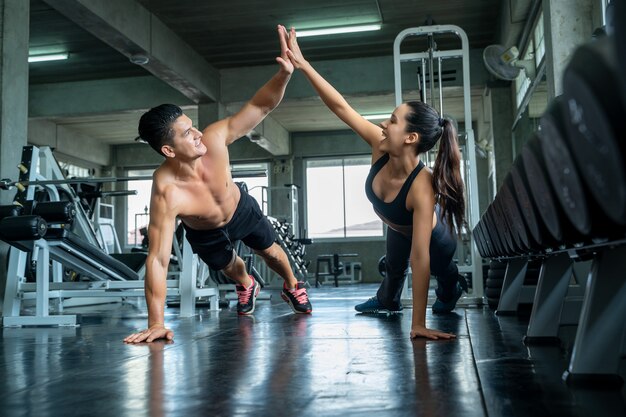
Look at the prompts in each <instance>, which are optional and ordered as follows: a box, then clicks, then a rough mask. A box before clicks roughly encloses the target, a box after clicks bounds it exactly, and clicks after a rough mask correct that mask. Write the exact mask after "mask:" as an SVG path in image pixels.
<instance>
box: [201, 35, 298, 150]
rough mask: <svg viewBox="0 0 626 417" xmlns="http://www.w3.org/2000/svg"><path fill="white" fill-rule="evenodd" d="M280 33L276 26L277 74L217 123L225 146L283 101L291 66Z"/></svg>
mask: <svg viewBox="0 0 626 417" xmlns="http://www.w3.org/2000/svg"><path fill="white" fill-rule="evenodd" d="M281 31H285V28H284V27H282V26H278V34H279V39H280V56H279V57H276V62H278V64H279V65H280V68H279V70H278V72H277V73H276V74H275V75H274V76H273V77H272V78H271V79H270V80H269V81H268V82H267V83H265V85H264V86H263V87H261V88H260V89H259V90H258V91H257V92H256V93H255V94H254V96H253V97H252V98H251V99H250V100H249V101H248V102H247V103H246V104H245V105H244V106H243V107H242V108H241V109H240V110H239V111H238V112H237V113H235V114H234V115H232V116H230V117H227V118H226V119H224V120H222V121H220V122H217V124H222V123H223V125H222V126H219V128H223V129H225V132H224V136H225V138H226V144H227V145H229V144H231V143H233V142H234V141H235V140H237V139H239V138H240V137H242V136H244V135H246V134H247V133H248V132H250V131H251V130H252V129H254V128H255V127H256V126H257V125H258V124H259V123H261V122H262V121H263V119H264V118H265V116H267V115H268V114H269V113H270V112H271V111H272V110H274V109H275V108H276V107H277V106H278V104H280V102H281V100H282V99H283V96H284V94H285V89H286V88H287V84H288V83H289V79H290V78H291V74H292V73H293V64H292V63H291V61H289V58H288V57H287V42H286V39H285V36H281ZM216 127H218V126H215V124H213V125H212V128H213V129H214V128H216Z"/></svg>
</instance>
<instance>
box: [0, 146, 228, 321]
mask: <svg viewBox="0 0 626 417" xmlns="http://www.w3.org/2000/svg"><path fill="white" fill-rule="evenodd" d="M19 168H20V180H19V182H20V183H23V184H25V185H27V186H26V187H25V188H24V189H23V190H21V189H19V188H18V189H19V192H18V194H17V195H16V201H18V202H25V201H28V200H33V199H34V197H35V188H36V186H42V187H45V188H46V190H47V191H48V192H49V195H50V197H51V199H52V200H55V199H56V200H59V193H58V190H57V188H56V187H57V186H59V187H62V188H63V189H64V190H65V191H67V192H68V193H69V195H71V196H72V197H74V200H75V206H76V210H77V215H76V217H75V219H74V229H75V230H74V231H75V232H76V233H77V234H78V235H79V236H80V237H81V238H83V239H84V240H85V241H86V243H87V244H90V245H93V246H95V247H96V248H98V249H100V250H102V251H103V252H104V250H103V249H102V247H101V246H100V244H99V242H98V239H97V236H96V233H95V231H94V229H93V227H92V225H91V223H90V221H89V219H88V216H87V214H86V213H85V211H84V210H83V208H82V206H81V204H80V202H79V201H78V198H77V197H76V195H75V193H74V190H73V189H72V188H71V187H69V186H68V183H70V182H72V181H73V180H69V181H68V180H65V179H64V175H63V173H62V172H61V170H60V168H59V166H58V164H57V163H56V159H55V158H54V156H53V154H52V151H51V150H50V148H49V147H42V148H37V147H35V146H25V147H24V150H23V153H22V162H21V163H20V165H19ZM127 180H128V179H127ZM83 182H89V179H85V180H83ZM16 183H17V182H16ZM183 242H184V243H183V251H182V254H181V253H180V250H178V251H176V254H177V255H178V257H179V259H181V256H180V255H182V270H181V272H180V275H179V279H177V280H176V279H168V280H167V294H168V295H174V296H180V298H181V307H180V316H181V317H191V316H193V315H194V310H195V301H196V297H209V299H210V306H211V309H212V310H217V309H218V303H217V289H216V288H212V287H203V283H204V281H202V280H200V279H198V277H199V273H200V274H202V272H201V271H203V268H202V265H203V264H201V263H200V261H199V260H198V257H197V255H196V254H193V252H192V250H191V246H190V245H189V243H188V242H187V240H186V239H183ZM24 246H25V247H27V248H29V249H32V254H33V255H32V256H33V259H37V272H36V283H27V282H26V278H25V276H24V275H25V270H26V267H27V253H26V252H24V251H22V250H20V249H17V248H16V247H14V246H11V249H10V252H9V265H8V269H7V282H6V289H5V297H4V305H3V314H2V316H3V320H2V325H3V327H11V326H75V325H77V321H76V316H75V315H63V314H58V315H57V314H55V315H50V314H49V300H50V298H57V299H58V300H59V312H62V311H63V298H68V297H114V298H119V297H130V296H134V297H137V296H143V294H144V281H142V280H126V279H125V278H124V277H123V276H121V275H120V274H119V273H116V272H115V271H114V270H113V269H111V268H107V266H106V265H103V264H99V263H97V262H96V261H94V260H93V259H90V257H89V256H86V255H85V254H82V253H80V252H78V251H76V250H71V248H67V247H66V246H67V245H66V244H65V243H63V242H49V241H47V240H46V239H45V237H44V238H42V239H38V240H36V241H31V242H30V243H25V244H24ZM175 246H176V247H175V250H176V249H178V248H177V245H175ZM68 249H69V250H68ZM70 253H71V255H69V254H70ZM50 261H52V282H50V281H51V280H50V278H51V277H50V269H49V265H50ZM65 261H67V263H68V266H69V267H70V268H75V269H78V270H79V271H80V272H82V273H84V274H85V275H87V276H90V277H92V278H95V279H96V281H86V282H63V279H62V276H63V271H62V264H63V262H65ZM199 270H200V271H199ZM103 276H104V277H105V278H103ZM106 277H108V279H107V278H106ZM98 279H99V281H98ZM194 283H195V285H194ZM26 299H35V300H36V301H35V315H32V316H23V315H22V313H21V306H22V300H26Z"/></svg>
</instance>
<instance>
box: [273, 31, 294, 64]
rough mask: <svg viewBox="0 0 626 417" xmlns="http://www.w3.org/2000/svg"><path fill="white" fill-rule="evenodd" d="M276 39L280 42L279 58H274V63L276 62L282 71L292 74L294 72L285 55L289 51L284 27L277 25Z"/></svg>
mask: <svg viewBox="0 0 626 417" xmlns="http://www.w3.org/2000/svg"><path fill="white" fill-rule="evenodd" d="M278 39H279V40H280V56H277V57H276V62H278V64H279V65H280V68H281V69H282V70H283V71H285V72H286V73H288V74H292V73H293V70H294V68H293V64H292V63H291V61H290V60H289V56H288V55H287V51H288V50H289V46H287V42H288V40H289V35H288V34H287V29H285V27H284V26H281V25H278Z"/></svg>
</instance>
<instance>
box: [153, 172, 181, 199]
mask: <svg viewBox="0 0 626 417" xmlns="http://www.w3.org/2000/svg"><path fill="white" fill-rule="evenodd" d="M177 189H178V187H177V186H176V184H175V175H174V173H173V172H172V170H171V169H170V168H169V167H168V166H167V165H165V164H164V165H161V166H160V167H159V168H157V169H156V170H155V171H154V173H153V174H152V198H153V199H156V200H160V201H161V202H162V203H165V204H166V205H167V206H168V207H171V206H172V205H173V203H174V202H175V201H176V200H177V194H178V192H177Z"/></svg>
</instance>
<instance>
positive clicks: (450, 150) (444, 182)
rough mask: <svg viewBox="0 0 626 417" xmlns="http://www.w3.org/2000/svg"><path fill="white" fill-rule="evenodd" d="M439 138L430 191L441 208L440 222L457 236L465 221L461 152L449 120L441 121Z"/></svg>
mask: <svg viewBox="0 0 626 417" xmlns="http://www.w3.org/2000/svg"><path fill="white" fill-rule="evenodd" d="M439 124H440V125H441V129H442V134H441V139H440V141H439V152H438V153H437V159H436V160H435V166H434V168H433V190H434V191H435V198H436V199H437V203H438V204H439V206H440V207H441V218H442V219H444V221H445V222H446V223H447V224H448V226H449V227H450V230H454V229H455V228H456V231H457V233H459V234H460V232H461V226H462V225H463V224H464V222H465V220H464V217H465V197H464V191H463V188H464V186H463V179H462V178H461V151H460V150H459V144H458V143H457V133H456V128H455V127H454V125H453V124H452V122H451V121H450V120H448V119H445V118H444V119H440V121H439Z"/></svg>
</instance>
